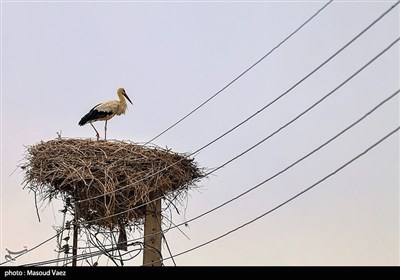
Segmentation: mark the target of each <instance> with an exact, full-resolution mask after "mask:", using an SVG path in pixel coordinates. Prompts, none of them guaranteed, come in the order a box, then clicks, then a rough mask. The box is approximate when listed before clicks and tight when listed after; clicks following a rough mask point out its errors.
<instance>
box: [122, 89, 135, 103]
mask: <svg viewBox="0 0 400 280" xmlns="http://www.w3.org/2000/svg"><path fill="white" fill-rule="evenodd" d="M123 95H124V96H125V97H126V99H128V101H129V103H131V104H132V105H133V103H132V101H131V100H130V99H129V97H128V95H127V94H126V93H125V92H124V93H123Z"/></svg>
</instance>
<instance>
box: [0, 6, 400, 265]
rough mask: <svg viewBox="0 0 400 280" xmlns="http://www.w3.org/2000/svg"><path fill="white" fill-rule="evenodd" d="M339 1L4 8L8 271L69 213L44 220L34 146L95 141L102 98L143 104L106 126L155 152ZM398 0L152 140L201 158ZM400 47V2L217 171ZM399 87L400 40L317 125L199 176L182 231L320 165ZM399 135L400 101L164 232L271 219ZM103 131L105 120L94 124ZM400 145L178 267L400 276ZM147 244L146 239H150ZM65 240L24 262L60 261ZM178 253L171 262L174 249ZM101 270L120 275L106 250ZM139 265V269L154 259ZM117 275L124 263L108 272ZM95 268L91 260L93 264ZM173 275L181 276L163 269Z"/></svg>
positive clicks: (349, 9)
mask: <svg viewBox="0 0 400 280" xmlns="http://www.w3.org/2000/svg"><path fill="white" fill-rule="evenodd" d="M325 3H326V1H287V2H278V1H248V2H247V1H236V2H233V1H220V2H211V1H190V2H185V1H154V2H151V3H150V2H140V1H120V2H118V1H102V2H96V1H70V2H68V1H2V2H1V31H2V33H1V51H2V53H1V70H2V71H1V186H0V190H1V197H0V203H1V208H0V211H1V220H0V262H3V261H4V260H5V259H4V255H5V254H6V248H7V249H9V250H12V251H19V250H22V249H23V246H27V248H28V249H29V248H32V247H34V246H36V245H37V244H39V243H41V242H42V241H44V240H46V239H48V238H49V237H51V236H53V235H54V234H55V230H54V229H53V227H54V226H59V225H60V224H61V222H62V215H61V213H59V212H58V210H60V209H61V208H62V205H61V204H60V202H56V201H55V202H51V203H50V204H48V205H47V206H46V205H44V206H43V207H42V208H41V209H40V216H41V222H39V221H38V218H37V215H36V210H35V204H34V197H33V194H32V193H29V192H28V191H27V189H22V188H23V184H22V182H23V175H24V174H23V173H22V171H21V170H16V171H15V172H13V171H14V170H15V169H16V167H17V165H18V164H19V163H20V162H21V160H22V159H23V158H24V151H25V146H29V145H34V144H36V143H38V142H40V141H48V140H52V139H54V138H56V137H57V132H60V131H61V132H62V136H63V137H69V138H74V137H77V138H78V137H79V138H82V137H83V138H89V137H92V138H93V137H94V136H95V134H94V131H93V129H92V128H91V127H90V126H89V125H87V126H83V127H80V126H78V121H79V120H80V118H81V117H82V116H83V115H84V114H86V113H87V112H88V110H89V109H90V108H92V107H93V106H94V105H96V104H98V103H100V102H101V101H106V100H109V99H115V98H117V95H116V90H117V88H119V87H124V88H125V90H126V92H127V94H128V95H129V97H130V98H131V100H132V101H133V106H130V104H129V106H128V107H129V108H128V112H127V113H126V115H124V116H120V117H115V118H114V119H112V120H110V121H109V123H108V137H109V138H110V139H118V140H129V141H133V142H137V143H143V142H146V141H148V140H150V139H151V138H153V137H154V136H155V135H157V134H158V133H160V132H161V131H163V130H164V129H166V128H167V127H168V126H170V125H171V124H173V123H174V122H176V121H177V120H179V119H180V118H181V117H183V116H184V115H185V114H187V113H188V112H190V111H191V110H192V109H194V108H195V107H196V106H198V105H199V104H201V103H202V102H203V101H205V100H206V99H207V98H209V97H210V96H212V95H213V94H214V93H216V92H217V91H218V90H220V89H221V88H223V87H224V86H225V85H227V84H228V83H229V82H230V81H232V80H233V79H234V78H235V77H237V76H238V75H239V74H241V73H242V72H243V71H244V70H246V69H247V68H248V67H249V66H250V65H252V64H253V63H254V62H256V61H257V60H258V59H260V58H261V57H262V56H263V55H265V54H266V53H267V52H268V51H270V50H271V49H272V48H274V47H275V46H276V45H277V44H279V43H280V42H281V41H282V40H283V39H284V38H285V37H287V36H288V35H289V34H290V33H291V32H293V31H294V30H295V29H296V28H298V27H299V26H300V25H301V24H302V23H303V22H305V21H306V20H307V19H308V18H309V17H311V16H312V15H313V14H314V13H315V12H316V11H317V10H318V9H320V8H321V7H322V6H323V5H324V4H325ZM394 3H395V1H337V2H336V1H334V2H333V3H332V4H331V5H329V6H328V7H327V8H326V9H325V10H324V11H322V12H321V13H320V14H319V15H318V16H317V17H316V18H315V19H313V20H312V21H311V22H310V23H309V24H308V25H307V26H305V27H304V28H303V29H302V30H300V31H299V32H298V33H297V34H296V35H295V36H293V37H292V38H291V39H289V40H288V41H287V42H286V43H285V44H283V45H282V46H281V47H279V48H278V49H276V50H275V51H274V52H273V53H272V54H271V55H270V56H268V57H267V58H266V59H265V60H263V61H262V62H261V63H260V64H258V65H257V66H256V67H254V68H253V69H252V70H251V71H249V72H248V73H247V74H246V75H244V76H243V77H242V78H240V79H239V80H237V81H236V82H235V83H234V84H233V85H232V86H230V87H229V88H228V89H226V90H225V91H223V92H222V93H221V94H219V95H218V96H217V97H216V98H215V99H213V100H212V101H210V102H209V103H207V104H206V105H205V106H204V107H202V108H201V109H200V110H198V111H197V112H195V113H194V114H193V115H191V116H190V117H188V118H187V119H186V120H184V121H183V122H182V123H180V124H179V125H177V126H176V127H174V128H173V129H171V130H170V131H169V132H167V133H165V134H164V135H162V136H161V137H159V138H157V139H155V140H154V141H153V144H155V145H158V146H160V147H166V146H167V147H169V148H171V149H172V150H173V151H176V152H182V153H183V152H188V153H190V152H193V151H195V150H197V149H198V148H200V147H202V146H203V145H205V144H207V143H209V142H210V141H212V140H213V139H215V138H217V137H218V136H220V135H221V134H223V133H224V132H226V131H227V130H229V129H231V128H232V127H234V126H235V125H236V124H238V123H240V122H241V121H243V120H244V119H246V118H247V117H249V116H250V115H251V114H253V113H254V112H256V111H258V110H259V109H261V108H262V107H263V106H264V105H266V104H268V103H269V102H270V101H272V100H274V99H275V98H276V97H277V96H279V95H281V94H282V93H284V92H285V91H286V90H288V89H289V88H290V87H292V86H293V85H294V84H295V83H297V82H298V81H299V80H300V79H302V78H303V77H304V76H306V75H307V74H308V73H310V72H311V71H312V70H314V69H315V68H316V67H317V66H319V65H320V64H321V63H322V62H324V61H325V60H326V59H327V58H328V57H329V56H331V55H332V54H334V53H335V52H336V51H337V50H339V49H340V48H341V47H342V46H344V45H345V44H346V43H347V42H349V41H350V40H351V39H352V38H353V37H355V36H356V35H357V34H358V33H360V32H361V31H362V30H363V29H364V28H366V27H367V26H368V25H369V24H371V23H372V22H373V21H374V20H376V19H377V18H378V17H379V16H380V15H381V14H383V13H384V12H385V11H386V10H388V9H389V8H390V7H391V6H392V5H393V4H394ZM398 36H399V7H398V6H397V7H396V8H395V9H393V10H392V11H391V12H389V13H388V14H387V15H386V16H385V17H383V18H382V20H380V21H379V22H378V23H377V24H376V25H374V26H373V27H372V28H371V29H370V30H368V31H367V32H366V33H365V34H364V35H362V36H361V37H360V38H359V39H358V40H356V41H355V42H354V43H353V44H352V45H350V46H349V47H348V48H346V49H345V50H344V51H343V52H342V53H340V54H339V55H338V56H337V57H335V58H334V59H333V60H332V61H330V62H329V63H328V64H326V65H325V66H324V67H323V68H321V69H320V70H319V71H317V72H316V73H315V74H314V75H312V76H311V77H310V78H309V79H307V80H306V81H304V82H303V83H301V84H300V85H299V86H298V87H296V88H295V89H294V90H292V91H291V92H290V93H289V94H288V95H286V96H285V97H283V98H282V99H280V100H279V101H278V102H276V103H275V104H273V105H272V106H270V107H268V108H267V109H266V110H264V111H263V112H262V113H260V114H258V115H257V116H256V117H254V118H253V119H251V120H250V121H248V122H247V123H246V124H244V125H243V126H241V127H239V128H238V129H236V130H235V131H233V132H232V133H230V134H228V135H227V136H225V137H224V138H222V139H221V140H219V141H217V142H216V143H214V144H213V145H211V146H209V147H207V148H206V149H204V150H203V151H202V152H201V153H200V154H199V155H197V156H196V158H195V160H196V161H197V162H198V163H199V165H200V166H202V167H206V168H213V167H217V166H219V165H221V164H223V163H224V162H226V161H228V160H229V159H231V158H233V157H234V156H236V155H238V154H239V153H241V152H243V151H244V150H246V149H247V148H249V147H250V146H252V145H254V144H255V143H257V142H258V141H260V140H262V139H263V138H265V137H266V136H268V135H269V134H271V133H272V132H274V131H275V130H276V129H278V128H279V127H281V126H283V125H285V124H286V123H287V122H289V121H290V120H292V119H293V118H295V117H296V116H297V115H298V114H300V113H301V112H303V111H304V110H306V109H307V108H308V107H310V106H311V105H312V104H314V103H315V102H316V101H318V100H319V99H320V98H322V97H323V96H324V95H326V94H327V93H329V92H330V91H332V90H333V89H334V88H335V87H337V86H338V85H339V84H340V83H342V82H343V81H344V80H345V79H346V78H348V77H349V76H350V75H352V74H353V73H354V72H356V71H357V70H358V69H360V68H361V67H362V66H363V65H365V64H366V63H367V62H368V61H370V60H371V59H372V58H373V57H374V56H376V55H377V54H378V53H379V52H381V51H382V50H383V49H385V48H386V47H387V46H388V45H389V44H391V43H392V42H393V41H394V40H395V39H397V37H398ZM398 89H399V43H397V44H396V45H394V46H393V47H392V48H390V49H389V50H388V51H387V52H386V53H385V54H383V55H382V56H381V57H379V58H378V59H377V60H376V61H375V62H373V63H372V64H371V65H370V66H369V67H367V68H366V69H365V70H364V71H362V72H361V73H360V74H359V75H357V76H356V77H355V78H354V79H352V80H351V81H349V82H348V83H347V84H346V85H344V86H343V87H342V88H341V89H339V90H338V91H337V92H335V93H334V94H333V95H332V96H330V97H329V98H327V99H326V100H325V101H324V102H322V103H321V104H319V105H318V106H316V107H315V108H314V109H313V110H311V111H310V112H309V113H308V114H306V115H304V116H303V117H302V118H300V119H299V120H297V121H296V122H294V123H293V124H291V125H290V126H288V127H287V128H285V129H284V130H282V131H281V132H279V133H278V134H276V135H275V136H273V137H272V138H270V139H269V140H267V141H266V142H264V143H263V144H262V145H260V146H258V147H257V148H255V149H254V150H252V151H250V152H249V153H247V154H246V155H244V156H242V157H241V158H239V159H238V160H236V161H234V162H232V163H231V164H229V165H227V166H226V167H224V168H223V169H221V170H219V171H218V172H216V173H215V174H213V175H211V176H210V177H209V178H207V179H204V180H202V181H201V182H200V183H199V186H200V188H199V189H196V190H192V191H190V192H189V194H190V197H189V198H188V202H187V205H186V209H181V210H182V211H181V212H182V213H181V215H178V214H177V213H176V212H174V213H173V221H174V222H175V223H181V222H182V221H184V220H185V219H190V218H193V217H195V216H197V215H199V214H201V213H203V212H205V211H207V210H209V209H211V208H213V207H215V206H217V205H219V204H221V203H224V202H225V201H227V200H229V199H230V198H232V197H234V196H236V195H238V194H240V193H242V192H244V191H246V190H248V189H249V188H251V187H253V186H255V185H256V184H258V183H260V182H261V181H263V180H265V179H266V178H268V177H270V176H272V175H274V174H275V173H277V172H279V171H280V170H282V169H283V168H285V167H287V166H288V165H290V164H292V163H293V162H295V161H296V160H298V159H299V158H301V157H302V156H304V155H306V154H307V153H309V152H310V151H312V150H313V149H315V148H316V147H318V146H319V145H321V144H322V143H324V142H325V141H327V140H329V139H330V138H331V137H333V136H335V135H336V134H337V133H339V132H340V131H341V130H342V129H344V128H346V127H347V126H349V125H350V124H351V123H353V122H355V121H356V120H357V119H358V118H360V117H361V116H363V115H364V114H366V113H367V112H368V111H369V110H371V109H372V108H373V107H375V106H376V105H377V104H379V103H380V102H381V101H382V100H384V99H385V98H386V97H388V96H390V95H391V94H392V93H394V92H395V91H396V90H398ZM398 125H399V98H398V96H397V97H395V98H392V99H391V100H390V101H388V102H386V103H385V104H384V105H383V106H382V107H380V108H379V109H378V110H376V112H374V113H372V114H371V115H370V116H369V117H368V118H366V119H365V120H364V121H362V122H361V123H360V124H358V125H357V126H355V127H354V128H352V129H351V130H349V131H348V132H346V133H345V134H344V135H342V136H341V137H339V138H338V139H336V140H335V141H333V142H332V143H330V144H329V145H327V146H326V147H325V148H323V149H322V150H320V151H319V152H317V153H316V154H314V155H312V156H311V157H309V158H307V159H306V160H304V161H303V162H301V163H300V164H298V165H296V166H295V167H293V168H292V169H290V170H289V171H287V172H285V173H283V174H282V175H280V176H278V177H277V178H275V179H273V180H271V181H270V182H268V183H266V184H265V185H263V186H261V187H259V188H258V189H256V190H254V191H252V192H250V193H249V194H247V195H245V196H243V197H241V198H240V199H238V200H236V201H234V202H232V203H230V204H228V205H226V206H224V207H222V208H221V209H219V210H217V211H214V212H212V213H210V214H209V215H206V216H205V217H203V218H200V219H198V220H195V221H193V222H191V223H189V226H188V227H183V228H181V230H182V231H183V232H184V233H185V235H186V236H187V237H186V236H185V235H183V234H182V233H181V232H180V231H179V230H177V229H172V230H171V231H169V232H168V233H167V234H166V238H167V240H168V244H169V247H170V249H171V251H172V253H173V254H179V253H180V252H183V251H186V250H188V249H190V248H192V247H195V246H198V245H200V244H202V243H204V242H207V241H209V240H211V239H213V238H215V237H218V236H219V235H222V234H224V233H226V232H228V231H230V230H232V229H234V228H236V227H238V226H240V225H241V224H244V223H246V222H248V221H250V220H252V219H253V218H255V217H256V216H258V215H261V214H262V213H264V212H266V211H268V210H269V209H272V208H274V207H275V206H277V205H279V204H280V203H282V202H283V201H285V200H287V199H289V198H290V197H291V196H293V195H295V194H296V193H298V192H300V191H302V190H303V189H305V188H307V187H309V186H311V185H312V184H314V183H316V182H317V181H318V180H320V179H322V178H323V177H324V176H326V175H328V174H329V173H331V172H333V171H334V170H335V169H337V168H339V167H340V166H341V165H343V164H344V163H346V162H347V161H349V160H350V159H352V158H353V157H355V156H356V155H358V154H359V153H361V152H363V151H364V150H365V149H366V148H368V147H369V146H371V145H372V144H374V143H375V142H377V141H378V140H380V139H381V138H383V137H384V136H385V135H387V134H388V133H389V132H391V131H392V130H394V129H395V128H397V126H398ZM95 126H96V127H97V128H98V130H99V132H100V133H101V134H102V133H103V123H102V122H101V123H95ZM399 236H400V235H399V136H398V133H397V134H395V135H393V136H391V137H390V138H388V139H387V140H385V141H384V142H383V143H381V144H380V145H379V146H377V147H376V148H374V149H373V150H371V151H370V152H369V153H367V154H366V155H365V156H363V157H361V158H360V159H359V160H357V161H356V162H354V163H353V164H351V165H349V166H348V167H346V168H345V169H343V170H342V171H341V172H339V173H337V174H336V175H334V176H333V177H331V178H329V179H327V180H326V181H324V182H323V183H321V184H319V185H318V186H317V187H316V188H314V189H313V190H311V191H310V192H308V193H306V194H304V195H302V196H300V197H298V198H297V199H295V200H294V201H292V202H291V203H289V204H288V205H285V206H283V207H282V208H280V209H278V210H276V211H275V212H273V213H271V214H269V215H267V216H265V217H264V218H262V219H260V220H258V221H256V222H254V223H252V224H251V225H249V226H247V227H244V228H242V229H240V230H238V231H236V232H234V233H232V234H230V235H228V236H226V237H224V238H222V239H220V240H218V241H215V242H213V243H211V244H208V245H206V246H204V247H201V248H199V249H197V250H194V251H191V252H189V253H186V254H183V255H180V256H178V257H176V258H175V262H176V264H177V265H178V266H185V265H196V266H197V265H201V266H204V265H228V266H236V265H243V266H247V265H260V266H270V265H273V266H276V265H278V266H280V265H399ZM136 237H138V236H136ZM55 249H56V242H55V241H54V240H53V241H50V242H48V243H46V244H45V245H43V246H41V247H39V248H38V249H35V250H33V251H32V252H29V253H28V254H26V255H24V256H22V257H20V258H19V259H17V260H16V262H14V263H13V265H23V264H27V263H32V262H39V261H42V260H48V259H53V258H56V257H57V253H55V251H54V250H55ZM163 256H164V257H168V256H169V253H168V251H167V249H166V247H165V246H164V247H163ZM100 263H101V264H102V265H106V264H107V258H106V257H101V258H100ZM141 263H142V257H141V255H139V256H138V257H137V258H135V259H134V260H132V261H129V262H126V265H140V264H141ZM108 264H109V265H112V263H111V262H109V263H108ZM83 265H87V264H86V263H84V264H83ZM165 265H167V266H170V265H173V263H172V262H171V260H166V261H165Z"/></svg>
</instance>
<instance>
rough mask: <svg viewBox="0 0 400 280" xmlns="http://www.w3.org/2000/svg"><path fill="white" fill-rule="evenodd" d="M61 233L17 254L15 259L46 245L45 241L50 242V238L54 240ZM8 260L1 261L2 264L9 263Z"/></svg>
mask: <svg viewBox="0 0 400 280" xmlns="http://www.w3.org/2000/svg"><path fill="white" fill-rule="evenodd" d="M60 233H61V232H58V233H57V234H56V235H54V236H52V237H50V238H48V239H46V240H45V241H43V242H41V243H39V244H38V245H36V246H35V247H32V248H31V249H29V250H27V251H26V252H24V253H21V254H19V255H17V256H15V257H14V258H13V259H17V258H19V257H21V256H23V255H25V254H27V253H29V252H32V251H33V250H35V249H36V248H39V247H40V246H42V245H44V244H45V243H47V242H49V241H50V240H53V239H54V238H56V237H57V236H58V235H59V234H60ZM57 260H58V259H57ZM8 262H9V261H8V260H7V261H4V262H2V263H0V265H3V264H6V263H8Z"/></svg>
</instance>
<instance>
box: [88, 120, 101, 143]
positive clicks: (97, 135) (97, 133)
mask: <svg viewBox="0 0 400 280" xmlns="http://www.w3.org/2000/svg"><path fill="white" fill-rule="evenodd" d="M90 125H91V126H92V127H93V129H94V131H96V137H97V141H99V138H100V135H99V132H98V131H97V129H96V128H95V127H94V125H93V124H92V123H90Z"/></svg>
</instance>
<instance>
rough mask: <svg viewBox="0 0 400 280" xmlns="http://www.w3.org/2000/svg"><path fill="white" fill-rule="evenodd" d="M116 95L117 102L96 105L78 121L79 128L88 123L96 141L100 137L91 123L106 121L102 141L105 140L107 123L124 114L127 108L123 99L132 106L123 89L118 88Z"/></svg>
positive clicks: (111, 101)
mask: <svg viewBox="0 0 400 280" xmlns="http://www.w3.org/2000/svg"><path fill="white" fill-rule="evenodd" d="M117 94H118V97H119V100H110V101H106V102H103V103H100V104H97V105H96V106H94V107H93V108H92V109H91V110H90V111H89V113H87V114H86V115H85V116H84V117H83V118H82V119H81V120H80V121H79V125H81V126H82V125H85V124H87V123H90V125H91V126H92V127H93V129H94V130H95V131H96V137H97V140H99V137H100V136H99V133H98V132H97V130H96V128H95V127H94V126H93V124H92V123H93V122H97V121H106V123H105V125H104V139H107V121H108V120H109V119H111V118H112V117H114V116H115V115H117V116H119V115H122V114H125V111H126V108H127V107H128V105H127V104H126V101H125V97H126V99H128V101H129V103H131V104H132V101H131V100H130V99H129V97H128V95H127V94H126V92H125V89H123V88H119V89H118V91H117ZM132 105H133V104H132Z"/></svg>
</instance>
